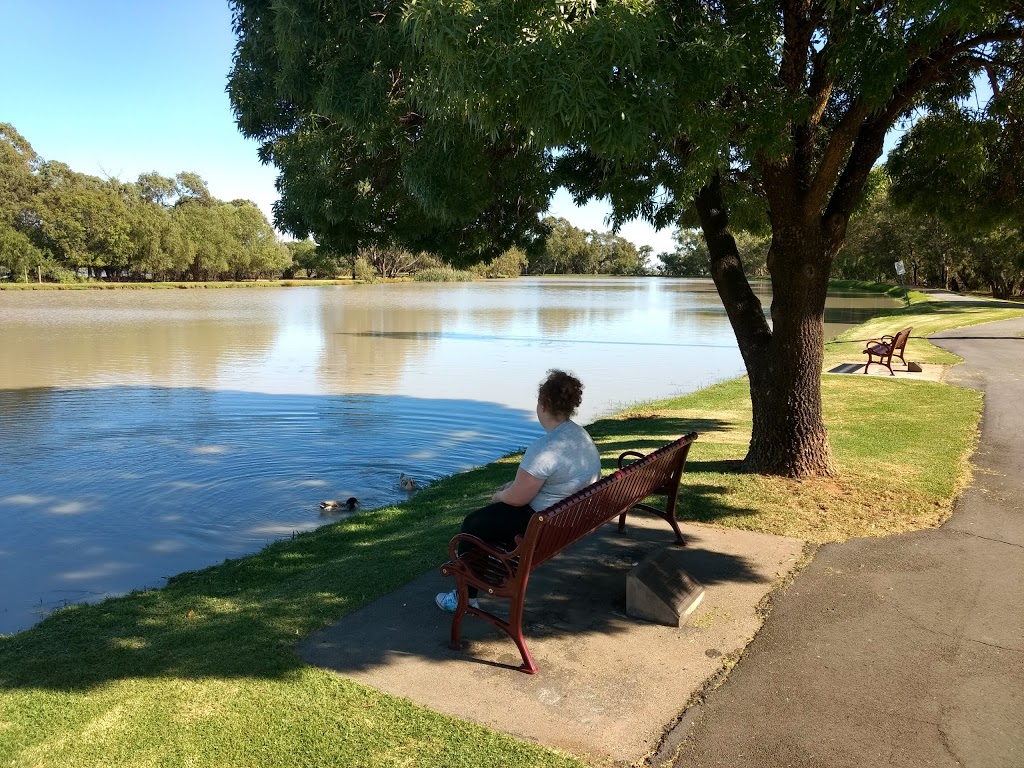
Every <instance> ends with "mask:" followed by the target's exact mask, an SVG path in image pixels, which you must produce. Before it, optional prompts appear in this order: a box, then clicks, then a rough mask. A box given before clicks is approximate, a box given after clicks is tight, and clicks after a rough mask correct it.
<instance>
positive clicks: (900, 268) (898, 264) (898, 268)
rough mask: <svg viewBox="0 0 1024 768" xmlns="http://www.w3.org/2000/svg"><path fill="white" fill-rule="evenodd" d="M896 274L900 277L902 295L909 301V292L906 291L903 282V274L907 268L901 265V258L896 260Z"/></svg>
mask: <svg viewBox="0 0 1024 768" xmlns="http://www.w3.org/2000/svg"><path fill="white" fill-rule="evenodd" d="M896 274H897V275H899V278H900V287H901V288H902V289H903V297H904V298H905V299H906V300H907V301H910V294H909V293H907V285H906V283H904V282H903V276H904V275H905V274H907V268H906V267H905V266H904V265H903V259H900V260H899V261H897V262H896Z"/></svg>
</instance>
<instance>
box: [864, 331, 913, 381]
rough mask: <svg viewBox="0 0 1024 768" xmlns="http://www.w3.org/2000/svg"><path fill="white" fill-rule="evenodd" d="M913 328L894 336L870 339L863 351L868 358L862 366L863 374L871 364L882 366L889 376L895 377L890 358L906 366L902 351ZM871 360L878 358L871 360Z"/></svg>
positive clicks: (898, 332)
mask: <svg viewBox="0 0 1024 768" xmlns="http://www.w3.org/2000/svg"><path fill="white" fill-rule="evenodd" d="M912 330H913V327H912V326H911V327H908V328H904V329H903V330H902V331H897V332H896V335H895V336H888V335H886V336H883V337H882V338H880V339H871V340H870V341H869V342H868V345H867V347H866V348H865V349H864V354H865V355H867V356H868V362H867V364H866V365H865V366H864V373H867V372H868V367H869V366H870V365H871V363H875V364H877V365H884V366H885V367H886V368H888V369H889V375H890V376H895V375H896V374H895V373H893V370H892V358H893V356H896V357H898V358H899V359H900V360H903V364H904V365H906V364H907V361H906V360H904V359H903V351H904V350H905V349H906V347H907V339H909V338H910V332H911V331H912ZM872 358H878V359H877V360H873V359H872Z"/></svg>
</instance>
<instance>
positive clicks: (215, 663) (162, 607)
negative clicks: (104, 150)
mask: <svg viewBox="0 0 1024 768" xmlns="http://www.w3.org/2000/svg"><path fill="white" fill-rule="evenodd" d="M975 309H976V308H975V307H969V306H968V307H946V306H934V305H930V304H913V305H911V306H909V307H905V308H902V309H897V310H894V311H893V312H891V313H889V315H888V316H886V317H885V318H883V319H879V320H876V321H873V322H872V323H869V324H867V325H866V327H862V328H859V329H854V331H851V332H850V334H849V336H850V337H851V338H854V337H855V338H856V339H860V338H863V337H867V336H869V335H877V334H879V333H882V332H885V333H888V332H892V331H893V330H895V329H896V328H898V327H902V326H903V325H908V324H913V325H914V326H915V334H914V338H913V339H912V342H911V346H910V350H911V354H912V357H913V359H926V357H927V358H928V359H931V358H932V357H933V356H936V357H937V356H938V355H936V354H935V353H933V352H931V351H927V354H926V350H927V347H926V343H925V342H924V341H923V340H921V339H920V338H919V336H918V329H922V330H936V329H938V328H939V327H955V326H956V325H961V324H971V323H973V322H982V321H983V319H984V320H989V319H1001V318H1005V317H1010V316H1015V315H1019V314H1021V312H1020V311H1014V310H987V311H979V312H976V311H975ZM857 343H860V342H859V341H857V342H855V341H851V340H850V339H846V340H843V341H839V342H837V343H836V345H830V347H833V346H834V347H835V348H833V349H830V351H829V355H836V356H837V359H838V357H842V356H843V355H844V354H845V348H844V347H843V346H842V345H844V344H851V345H855V344H857ZM859 352H860V349H856V354H853V355H846V357H848V358H849V359H854V360H856V359H857V358H858V355H859ZM823 393H824V400H825V412H826V418H827V420H828V424H829V428H830V432H831V436H832V443H833V447H834V451H835V456H836V461H837V463H838V465H839V468H840V470H841V473H842V474H841V476H840V477H839V478H837V479H833V480H813V481H790V480H784V479H779V478H767V477H761V476H757V475H748V474H743V473H740V472H739V471H738V469H739V462H740V460H741V459H742V457H743V455H744V452H745V449H746V444H747V440H748V439H749V430H750V410H749V403H748V394H747V385H746V381H745V380H744V379H740V380H736V381H731V382H726V383H724V384H720V385H717V386H714V387H711V388H709V389H706V390H703V391H701V392H697V393H694V394H691V395H687V396H685V397H680V398H674V399H671V400H665V401H661V402H658V403H652V404H648V405H645V406H642V407H637V408H634V409H632V410H630V411H629V412H627V413H625V414H622V415H621V416H619V417H616V418H610V419H604V420H601V421H599V422H597V423H595V424H594V425H592V432H593V434H594V436H595V439H596V441H597V442H598V444H599V446H600V448H601V450H602V453H603V455H604V457H605V459H606V466H609V467H610V466H611V464H612V463H613V461H614V456H616V455H617V454H618V453H619V452H620V451H622V450H626V449H640V450H644V449H650V448H654V447H657V446H659V445H662V444H664V443H665V442H666V441H667V440H668V439H670V438H674V437H676V436H678V435H680V434H682V433H684V432H688V431H691V430H697V431H698V432H700V433H701V437H700V440H699V441H698V442H697V444H696V445H695V446H694V449H693V451H692V452H691V460H690V462H689V465H688V469H687V473H686V475H685V476H684V486H685V490H684V493H683V496H682V503H683V505H684V509H685V511H684V513H683V514H684V516H685V517H688V518H689V519H693V520H699V521H704V522H713V523H716V524H719V525H725V526H734V527H739V528H746V529H751V530H761V531H768V532H771V533H781V534H788V535H793V536H799V537H804V538H807V539H812V540H815V541H834V540H839V539H843V538H846V537H848V536H858V535H882V534H885V533H888V532H893V531H902V530H907V529H910V528H920V527H924V526H928V525H934V524H935V523H937V522H939V521H940V520H941V519H943V518H944V517H945V516H946V515H947V514H948V512H949V510H950V508H951V504H952V500H953V496H954V494H955V493H956V491H957V490H958V489H959V488H960V487H961V486H962V484H963V482H964V481H965V479H966V477H967V466H966V458H967V455H968V452H969V449H970V447H971V445H972V443H973V440H974V434H975V427H976V424H977V419H978V414H979V411H980V407H981V397H980V395H979V394H977V393H975V392H971V391H968V390H962V389H957V388H954V387H949V386H946V385H942V384H937V383H932V382H926V381H910V380H892V379H888V378H885V377H875V376H871V377H867V376H863V377H858V376H825V377H824V380H823ZM515 463H516V460H515V459H505V460H502V461H500V462H496V463H495V464H492V465H490V466H487V467H484V468H481V469H478V470H474V471H472V472H468V473H465V474H461V475H458V476H455V477H452V478H449V479H447V480H445V481H443V482H441V483H438V484H436V485H435V486H433V487H430V488H428V489H426V490H424V491H422V492H421V493H419V494H417V496H416V497H415V498H414V499H412V500H411V501H409V502H408V503H406V504H403V505H401V506H399V507H389V508H385V509H380V510H375V511H370V512H366V513H363V514H360V515H358V516H356V517H353V518H350V519H348V520H344V521H342V522H339V523H337V524H335V525H332V526H329V527H325V528H321V529H319V530H317V531H313V532H311V533H308V534H302V535H300V536H297V537H295V538H294V539H292V540H289V541H283V542H278V543H276V544H273V545H271V546H270V547H268V548H266V549H265V550H264V551H262V552H260V553H259V554H257V555H254V556H251V557H247V558H244V559H241V560H234V561H229V562H226V563H224V564H222V565H220V566H216V567H214V568H209V569H207V570H204V571H199V572H194V573H188V574H183V575H181V576H179V577H177V578H175V579H172V580H171V582H170V583H169V584H168V586H167V587H165V588H164V589H160V590H153V591H147V592H139V593H135V594H132V595H128V596H127V597H124V598H119V599H115V600H109V601H107V602H105V603H103V604H102V605H98V606H73V607H70V608H68V609H66V610H63V611H61V612H59V613H57V614H55V615H54V616H52V617H51V618H49V619H48V620H46V621H44V622H43V623H41V624H40V625H39V626H37V627H35V628H34V629H31V630H29V631H26V632H23V633H21V634H19V635H15V636H12V637H0V765H4V766H35V765H75V766H101V765H102V766H106V765H124V766H135V765H140V766H141V765H190V766H218V767H219V766H251V765H261V766H289V768H290V767H291V766H319V765H346V766H439V765H444V766H467V767H468V766H579V765H581V763H580V762H578V761H577V760H575V759H574V758H572V757H568V756H565V755H560V754H557V753H554V752H551V751H548V750H545V749H543V748H541V747H539V746H536V745H532V744H527V743H524V742H519V741H516V740H514V739H512V738H509V737H506V736H504V735H501V734H497V733H494V732H492V731H489V730H487V729H484V728H481V727H478V726H476V725H472V724H470V723H466V722H463V721H459V720H455V719H452V718H449V717H446V716H443V715H440V714H438V713H435V712H432V711H430V710H427V709H424V708H422V707H418V706H416V705H414V704H412V703H410V702H408V701H405V700H402V699H397V698H394V697H392V696H389V695H387V694H384V693H382V692H379V691H376V690H373V689H370V688H366V687H364V686H361V685H358V684H355V683H352V682H348V681H346V680H343V679H341V678H339V677H336V676H335V675H333V674H330V673H327V672H323V671H321V670H318V669H314V668H310V667H307V666H304V665H303V664H302V663H301V662H300V661H299V660H298V658H297V657H296V655H295V653H294V651H293V650H292V649H293V646H294V643H295V642H296V641H297V640H298V639H299V638H300V637H303V636H305V635H308V634H309V633H310V632H312V631H314V630H316V629H318V628H320V627H323V626H325V625H326V624H328V623H330V622H332V621H333V620H335V619H336V618H338V617H339V616H341V615H344V614H347V613H350V612H352V611H354V610H356V609H357V608H359V607H360V606H362V605H365V604H367V603H368V602H370V601H372V600H373V599H375V598H376V597H378V596H380V595H383V594H385V593H387V592H389V591H391V590H393V589H395V588H396V587H398V586H400V585H401V584H403V583H406V582H408V581H409V580H410V579H412V578H414V577H416V576H418V575H419V574H421V573H423V572H425V571H427V570H428V569H430V568H433V567H436V565H437V564H438V562H439V561H440V560H441V559H442V558H443V555H444V552H445V551H446V543H447V540H448V538H449V537H450V536H451V534H452V531H453V530H454V529H455V527H456V526H457V525H458V523H459V521H460V520H461V518H462V516H463V515H464V514H465V512H466V511H468V510H470V509H472V508H474V507H476V506H478V505H480V504H481V503H483V502H484V501H485V500H486V499H487V498H488V496H489V494H490V492H491V489H493V487H494V486H496V485H497V484H499V483H500V482H502V481H504V480H506V479H508V478H509V477H510V476H511V474H512V472H513V470H514V467H515ZM879 487H882V488H886V489H887V490H885V491H884V492H881V493H880V492H879V491H878V490H877V489H878V488H879ZM424 599H425V600H428V599H430V596H429V595H424Z"/></svg>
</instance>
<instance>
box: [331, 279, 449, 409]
mask: <svg viewBox="0 0 1024 768" xmlns="http://www.w3.org/2000/svg"><path fill="white" fill-rule="evenodd" d="M319 298H320V301H319V305H318V310H319V315H320V327H321V329H322V331H323V337H324V345H323V353H322V355H321V357H320V361H319V366H318V372H319V375H320V376H321V377H322V378H326V379H327V380H328V381H329V382H330V383H331V385H332V386H331V389H333V390H334V391H337V392H391V391H394V390H395V388H396V387H397V385H398V382H399V380H400V379H401V377H402V373H403V371H404V370H405V369H406V368H407V367H409V366H413V367H420V366H419V364H420V363H422V361H423V360H425V359H426V358H427V357H428V356H429V355H430V353H431V351H432V349H433V347H434V346H435V345H436V344H437V340H438V338H439V337H440V335H441V332H442V331H443V329H444V326H445V324H446V322H447V323H449V324H450V323H451V321H452V320H453V319H454V311H453V310H452V309H450V308H448V307H445V306H443V304H442V303H441V302H438V304H436V305H433V306H425V305H422V304H414V305H412V306H408V305H405V304H403V303H401V301H400V300H399V301H391V302H385V301H383V300H382V299H381V293H380V292H379V291H373V292H370V291H365V290H363V291H352V290H349V291H331V292H323V293H321V294H320V297H319ZM389 298H390V297H389ZM394 298H395V299H400V298H401V296H400V295H395V296H394Z"/></svg>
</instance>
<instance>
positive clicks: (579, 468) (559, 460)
mask: <svg viewBox="0 0 1024 768" xmlns="http://www.w3.org/2000/svg"><path fill="white" fill-rule="evenodd" d="M519 468H520V469H523V470H525V471H526V472H529V473H530V474H531V475H533V476H534V477H536V478H538V479H539V480H543V481H544V485H542V486H541V489H540V490H539V491H538V492H537V495H536V496H534V497H533V499H532V500H531V501H530V506H531V507H532V508H533V509H534V510H536V511H538V512H539V511H540V510H542V509H546V508H547V507H550V506H551V505H552V504H554V503H556V502H559V501H561V500H562V499H564V498H565V497H566V496H571V495H572V494H574V493H576V491H578V490H579V489H580V488H584V487H586V486H588V485H590V484H591V483H592V482H594V481H595V480H597V479H598V478H599V477H600V476H601V456H600V454H598V452H597V446H596V445H594V441H593V440H591V439H590V435H588V434H587V431H586V430H585V429H583V427H581V426H580V425H579V424H577V423H576V422H574V421H563V422H562V423H561V424H559V425H558V426H557V427H555V428H554V429H552V430H551V431H550V432H548V433H547V434H545V435H544V436H543V437H540V438H537V440H536V441H534V443H533V444H532V445H531V446H530V447H529V448H527V449H526V454H525V455H524V456H523V460H522V461H521V462H520V463H519Z"/></svg>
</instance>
